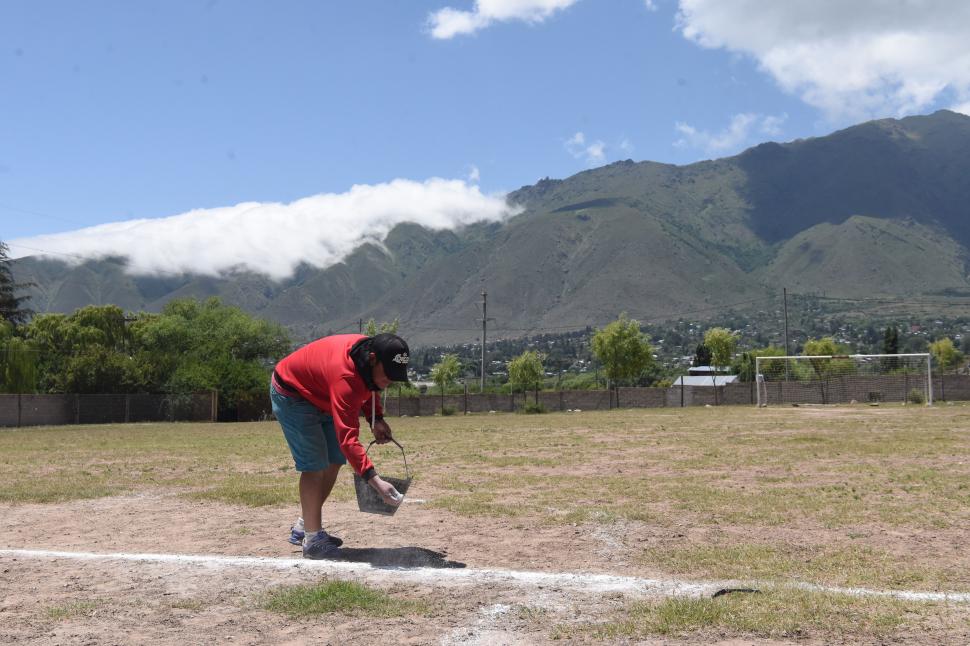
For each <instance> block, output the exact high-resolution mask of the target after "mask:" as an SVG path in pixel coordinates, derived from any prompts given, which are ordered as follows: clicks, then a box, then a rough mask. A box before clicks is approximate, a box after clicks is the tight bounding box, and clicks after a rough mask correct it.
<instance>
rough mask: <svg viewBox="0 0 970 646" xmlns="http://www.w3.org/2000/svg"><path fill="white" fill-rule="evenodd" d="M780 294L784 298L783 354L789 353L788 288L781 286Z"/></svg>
mask: <svg viewBox="0 0 970 646" xmlns="http://www.w3.org/2000/svg"><path fill="white" fill-rule="evenodd" d="M782 294H783V295H784V299H785V356H786V357H787V356H788V355H789V354H791V353H790V352H789V351H788V288H787V287H782Z"/></svg>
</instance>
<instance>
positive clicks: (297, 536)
mask: <svg viewBox="0 0 970 646" xmlns="http://www.w3.org/2000/svg"><path fill="white" fill-rule="evenodd" d="M324 532H325V533H326V530H324ZM303 536H304V533H303V530H302V529H299V528H297V527H291V528H290V538H289V541H290V543H292V544H293V545H303ZM327 536H329V537H330V542H331V543H333V544H334V545H336V546H337V547H340V546H341V545H343V544H344V542H343V541H342V540H341V539H339V538H337V537H336V536H334V535H333V534H327Z"/></svg>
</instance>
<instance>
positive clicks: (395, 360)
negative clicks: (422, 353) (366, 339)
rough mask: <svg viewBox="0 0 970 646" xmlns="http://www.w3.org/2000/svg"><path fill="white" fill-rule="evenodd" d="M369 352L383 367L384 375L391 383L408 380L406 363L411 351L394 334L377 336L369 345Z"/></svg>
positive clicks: (405, 343) (404, 342)
mask: <svg viewBox="0 0 970 646" xmlns="http://www.w3.org/2000/svg"><path fill="white" fill-rule="evenodd" d="M370 351H371V352H373V353H374V355H375V356H376V357H377V360H378V361H380V362H381V365H382V366H384V374H386V375H387V378H388V379H390V380H391V381H405V382H406V381H407V380H408V361H410V360H411V351H410V350H409V349H408V344H407V342H406V341H405V340H404V339H402V338H401V337H399V336H398V335H396V334H387V333H385V334H378V335H377V336H375V337H374V338H373V339H371V343H370Z"/></svg>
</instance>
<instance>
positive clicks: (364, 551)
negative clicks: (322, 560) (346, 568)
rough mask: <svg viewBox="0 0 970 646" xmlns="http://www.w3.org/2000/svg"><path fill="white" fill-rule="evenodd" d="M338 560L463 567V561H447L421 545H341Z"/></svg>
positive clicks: (394, 565) (383, 565) (384, 565)
mask: <svg viewBox="0 0 970 646" xmlns="http://www.w3.org/2000/svg"><path fill="white" fill-rule="evenodd" d="M337 560H340V561H351V562H353V563H370V564H371V565H373V566H374V567H378V568H414V567H430V568H463V567H465V564H464V563H460V562H458V561H449V560H448V559H446V558H445V554H444V553H442V552H435V551H434V550H429V549H425V548H423V547H365V548H356V547H341V548H340V556H338V557H337Z"/></svg>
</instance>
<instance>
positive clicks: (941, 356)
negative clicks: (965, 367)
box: [930, 337, 963, 371]
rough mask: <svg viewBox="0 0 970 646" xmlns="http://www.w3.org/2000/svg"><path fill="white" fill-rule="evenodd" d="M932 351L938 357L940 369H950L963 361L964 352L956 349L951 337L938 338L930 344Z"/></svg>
mask: <svg viewBox="0 0 970 646" xmlns="http://www.w3.org/2000/svg"><path fill="white" fill-rule="evenodd" d="M930 353H931V354H932V355H933V358H934V359H936V365H938V366H939V367H940V370H944V371H945V370H950V369H952V368H955V367H956V366H957V365H959V363H960V362H961V361H963V353H962V352H960V351H959V350H957V349H956V346H954V345H953V341H952V340H951V339H949V338H946V337H944V338H942V339H937V340H936V341H934V342H933V343H931V344H930Z"/></svg>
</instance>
